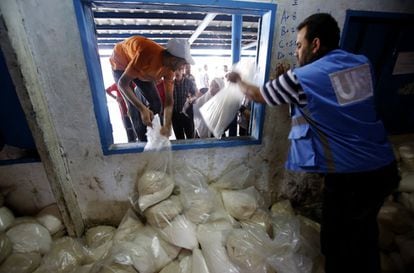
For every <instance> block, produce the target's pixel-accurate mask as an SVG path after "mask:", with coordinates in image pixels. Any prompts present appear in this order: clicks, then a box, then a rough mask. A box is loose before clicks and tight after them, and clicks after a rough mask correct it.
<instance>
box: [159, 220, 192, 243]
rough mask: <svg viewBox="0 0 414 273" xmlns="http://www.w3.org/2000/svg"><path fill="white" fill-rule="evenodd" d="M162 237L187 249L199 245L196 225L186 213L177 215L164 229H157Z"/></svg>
mask: <svg viewBox="0 0 414 273" xmlns="http://www.w3.org/2000/svg"><path fill="white" fill-rule="evenodd" d="M157 231H158V232H159V234H160V235H161V237H162V238H163V239H164V240H166V241H167V242H169V243H171V244H173V245H175V246H178V247H182V248H185V249H190V250H191V249H194V248H196V247H198V241H197V232H196V225H195V224H194V223H192V222H191V221H189V220H188V219H187V217H185V216H184V215H178V216H176V217H175V218H174V219H173V220H172V221H171V222H169V223H168V225H167V226H166V227H165V228H163V229H157Z"/></svg>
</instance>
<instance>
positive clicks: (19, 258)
mask: <svg viewBox="0 0 414 273" xmlns="http://www.w3.org/2000/svg"><path fill="white" fill-rule="evenodd" d="M41 259H42V257H41V256H40V254H39V253H37V252H29V253H13V254H11V255H10V256H9V257H8V258H7V259H6V260H5V261H4V262H3V263H2V264H1V265H0V273H32V272H33V271H34V270H35V269H36V268H37V267H38V266H39V264H40V261H41Z"/></svg>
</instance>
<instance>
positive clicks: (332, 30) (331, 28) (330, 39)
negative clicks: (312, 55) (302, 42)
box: [297, 13, 340, 52]
mask: <svg viewBox="0 0 414 273" xmlns="http://www.w3.org/2000/svg"><path fill="white" fill-rule="evenodd" d="M304 27H306V36H305V38H306V40H308V41H309V42H312V41H313V39H315V38H319V40H320V42H321V48H322V50H324V51H326V52H327V51H331V50H333V49H337V48H338V47H339V36H340V30H339V27H338V22H337V21H336V20H335V19H334V18H333V17H332V16H331V15H330V14H328V13H315V14H313V15H311V16H309V17H307V18H306V19H305V20H303V22H302V23H300V24H299V25H298V27H297V30H298V31H299V30H301V29H302V28H304Z"/></svg>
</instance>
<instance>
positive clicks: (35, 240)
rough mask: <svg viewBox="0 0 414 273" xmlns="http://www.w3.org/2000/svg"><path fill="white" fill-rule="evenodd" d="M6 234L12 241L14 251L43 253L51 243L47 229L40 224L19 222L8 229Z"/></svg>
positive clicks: (47, 250)
mask: <svg viewBox="0 0 414 273" xmlns="http://www.w3.org/2000/svg"><path fill="white" fill-rule="evenodd" d="M6 234H7V236H9V238H10V240H11V241H12V243H13V250H14V251H15V252H23V253H26V252H32V251H38V252H40V253H41V254H45V253H47V252H49V250H50V247H51V244H52V237H50V234H49V231H48V230H47V229H46V228H45V227H44V226H42V225H41V224H31V223H29V224H20V225H17V226H14V227H12V228H11V229H9V230H8V231H7V233H6Z"/></svg>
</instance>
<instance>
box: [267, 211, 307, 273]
mask: <svg viewBox="0 0 414 273" xmlns="http://www.w3.org/2000/svg"><path fill="white" fill-rule="evenodd" d="M272 222H273V233H274V237H275V238H274V240H273V243H274V251H273V252H272V254H273V255H272V256H270V257H268V258H267V259H266V261H267V262H268V264H270V265H271V266H272V268H273V269H275V270H276V271H277V272H278V273H311V272H312V267H313V262H312V259H311V258H310V257H307V256H306V255H305V254H302V253H300V248H301V245H302V244H303V242H302V240H303V238H301V236H300V220H299V219H298V218H297V217H296V216H294V215H286V214H283V213H282V214H276V215H274V216H273V217H272Z"/></svg>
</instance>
